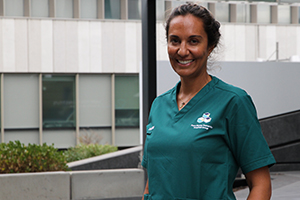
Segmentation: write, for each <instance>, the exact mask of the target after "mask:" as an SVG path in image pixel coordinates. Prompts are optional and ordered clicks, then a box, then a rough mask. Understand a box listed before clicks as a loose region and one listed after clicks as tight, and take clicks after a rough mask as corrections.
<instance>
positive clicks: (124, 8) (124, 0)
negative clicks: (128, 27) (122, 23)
mask: <svg viewBox="0 0 300 200" xmlns="http://www.w3.org/2000/svg"><path fill="white" fill-rule="evenodd" d="M121 19H123V20H127V19H128V0H121Z"/></svg>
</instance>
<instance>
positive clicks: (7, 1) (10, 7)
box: [4, 0, 24, 16]
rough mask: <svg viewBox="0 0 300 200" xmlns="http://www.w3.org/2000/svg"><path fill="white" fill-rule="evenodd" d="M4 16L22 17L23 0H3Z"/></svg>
mask: <svg viewBox="0 0 300 200" xmlns="http://www.w3.org/2000/svg"><path fill="white" fill-rule="evenodd" d="M4 5H5V15H6V16H24V0H4Z"/></svg>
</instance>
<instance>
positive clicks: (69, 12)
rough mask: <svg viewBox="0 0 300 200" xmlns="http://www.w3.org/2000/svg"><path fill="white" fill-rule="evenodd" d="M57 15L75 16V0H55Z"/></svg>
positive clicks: (64, 16)
mask: <svg viewBox="0 0 300 200" xmlns="http://www.w3.org/2000/svg"><path fill="white" fill-rule="evenodd" d="M55 5H56V6H55V9H56V17H60V18H73V0H59V1H55Z"/></svg>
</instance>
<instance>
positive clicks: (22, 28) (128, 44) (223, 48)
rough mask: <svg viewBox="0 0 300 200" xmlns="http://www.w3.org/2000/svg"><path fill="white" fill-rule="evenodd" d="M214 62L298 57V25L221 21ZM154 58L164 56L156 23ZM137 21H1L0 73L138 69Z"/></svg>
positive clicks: (160, 27)
mask: <svg viewBox="0 0 300 200" xmlns="http://www.w3.org/2000/svg"><path fill="white" fill-rule="evenodd" d="M221 34H222V39H221V45H220V48H219V49H217V54H216V55H217V56H216V60H219V61H256V60H258V59H262V60H275V59H276V42H278V45H279V49H278V51H279V55H278V58H279V59H280V60H286V59H289V58H290V57H291V56H293V55H298V56H300V26H299V25H271V24H270V25H257V24H254V25H252V24H223V25H222V26H221ZM156 41H157V59H158V60H168V55H167V50H166V49H167V43H166V40H165V30H164V26H163V23H162V22H159V23H157V38H156ZM141 46H142V41H141V22H139V21H132V22H130V21H84V20H80V21H78V20H47V19H4V18H3V19H0V71H1V72H4V73H6V72H13V73H28V72H30V73H31V72H34V73H137V72H139V68H140V64H141V55H142V50H141Z"/></svg>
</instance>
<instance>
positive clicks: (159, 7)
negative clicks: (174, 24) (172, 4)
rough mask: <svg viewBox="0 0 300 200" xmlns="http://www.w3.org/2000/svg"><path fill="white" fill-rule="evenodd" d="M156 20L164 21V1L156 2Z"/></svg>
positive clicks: (157, 0) (158, 0)
mask: <svg viewBox="0 0 300 200" xmlns="http://www.w3.org/2000/svg"><path fill="white" fill-rule="evenodd" d="M156 19H157V20H165V1H164V0H156Z"/></svg>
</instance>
